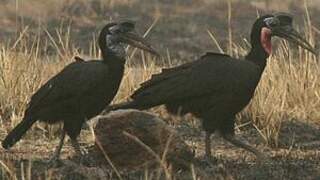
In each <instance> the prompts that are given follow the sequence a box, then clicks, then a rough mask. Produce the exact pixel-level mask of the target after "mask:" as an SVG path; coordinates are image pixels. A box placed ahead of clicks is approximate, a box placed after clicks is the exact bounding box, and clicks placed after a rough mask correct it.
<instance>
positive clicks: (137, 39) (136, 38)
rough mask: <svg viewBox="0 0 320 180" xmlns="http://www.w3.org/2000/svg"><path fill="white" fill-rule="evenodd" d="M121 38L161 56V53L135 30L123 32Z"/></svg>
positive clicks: (124, 41) (125, 41)
mask: <svg viewBox="0 0 320 180" xmlns="http://www.w3.org/2000/svg"><path fill="white" fill-rule="evenodd" d="M120 39H121V41H122V42H123V43H127V44H129V45H131V46H134V47H137V48H139V49H142V50H145V51H148V52H149V53H151V54H153V55H155V56H160V55H159V53H158V52H157V51H156V50H155V49H153V48H152V46H151V45H150V44H149V43H148V42H147V41H146V40H145V39H144V38H143V37H141V36H140V35H138V34H137V33H135V32H126V33H123V34H121V36H120Z"/></svg>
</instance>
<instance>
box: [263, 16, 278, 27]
mask: <svg viewBox="0 0 320 180" xmlns="http://www.w3.org/2000/svg"><path fill="white" fill-rule="evenodd" d="M264 22H265V23H266V25H267V26H268V27H276V26H278V25H279V24H280V21H279V19H277V18H274V17H269V18H265V19H264Z"/></svg>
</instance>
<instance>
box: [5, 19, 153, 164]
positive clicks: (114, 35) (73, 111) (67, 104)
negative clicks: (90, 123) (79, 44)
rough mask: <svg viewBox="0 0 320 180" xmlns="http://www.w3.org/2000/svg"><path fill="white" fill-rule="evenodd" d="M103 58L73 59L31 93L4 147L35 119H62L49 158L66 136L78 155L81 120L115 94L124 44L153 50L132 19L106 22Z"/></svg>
mask: <svg viewBox="0 0 320 180" xmlns="http://www.w3.org/2000/svg"><path fill="white" fill-rule="evenodd" d="M98 43H99V47H100V49H101V54H102V60H91V61H84V60H83V59H81V58H79V57H76V58H75V60H76V61H75V62H73V63H71V64H69V65H68V66H66V67H65V68H64V69H63V70H62V71H61V72H59V73H58V74H56V75H55V76H54V77H52V78H51V79H50V80H48V81H47V82H46V83H45V84H44V85H43V86H42V87H41V88H40V89H39V90H38V91H37V92H36V93H35V94H33V96H32V97H31V100H30V102H29V104H28V107H27V109H26V111H25V113H24V117H23V119H22V121H21V122H20V123H19V124H18V125H17V126H16V127H15V128H14V129H13V130H12V131H11V132H10V133H9V134H8V135H7V137H6V138H5V139H4V140H3V142H2V147H3V148H5V149H8V148H10V147H11V146H13V145H14V144H15V143H16V142H17V141H19V140H20V139H21V137H22V136H23V135H24V134H25V133H26V131H27V130H28V129H29V128H30V127H31V126H32V124H33V123H35V122H36V121H37V120H39V121H43V122H46V123H50V124H52V123H57V122H61V121H62V122H63V130H62V133H61V137H60V143H59V145H58V146H57V148H56V151H55V153H54V155H53V157H52V159H51V160H53V161H55V160H58V159H59V155H60V151H61V148H62V146H63V142H64V138H65V135H66V134H67V135H68V136H69V137H70V139H71V143H72V146H73V147H74V149H75V150H76V152H77V153H80V154H81V151H80V146H79V144H78V142H77V137H78V135H79V134H80V131H81V127H82V125H83V123H84V122H85V121H86V120H88V119H90V118H92V117H94V116H96V115H97V114H99V113H100V112H101V111H102V110H103V109H104V108H105V107H106V106H107V105H109V103H110V102H111V101H112V100H113V98H114V96H115V95H116V93H117V91H118V89H119V85H120V82H121V79H122V76H123V72H124V65H125V62H126V57H125V56H126V53H125V47H124V45H125V44H129V45H132V46H134V47H138V48H140V49H143V50H146V51H148V52H150V53H152V54H156V55H157V53H156V51H155V50H154V49H153V48H152V47H151V46H150V45H149V44H148V43H147V42H146V41H145V40H144V39H143V38H142V37H140V36H139V35H138V34H137V33H135V25H134V23H133V22H131V21H123V22H118V23H109V24H107V25H106V26H105V27H104V28H103V29H102V30H101V32H100V35H99V39H98Z"/></svg>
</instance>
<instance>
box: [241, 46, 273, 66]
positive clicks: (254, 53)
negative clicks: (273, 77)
mask: <svg viewBox="0 0 320 180" xmlns="http://www.w3.org/2000/svg"><path fill="white" fill-rule="evenodd" d="M268 57H269V54H268V53H266V52H265V51H264V50H263V48H259V47H252V49H251V50H250V52H249V53H248V54H247V56H246V57H245V59H246V60H248V61H251V62H253V63H254V64H256V65H257V66H259V68H260V70H261V71H263V70H264V68H265V67H266V64H267V59H268Z"/></svg>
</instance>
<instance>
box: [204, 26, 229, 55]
mask: <svg viewBox="0 0 320 180" xmlns="http://www.w3.org/2000/svg"><path fill="white" fill-rule="evenodd" d="M207 32H208V34H209V36H210V38H211V39H212V40H213V42H214V44H215V45H216V46H217V48H218V50H219V52H220V53H222V54H224V53H225V52H224V51H223V49H222V48H221V46H220V44H219V43H218V40H217V39H216V38H215V36H214V35H213V33H212V31H210V30H209V29H207Z"/></svg>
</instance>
